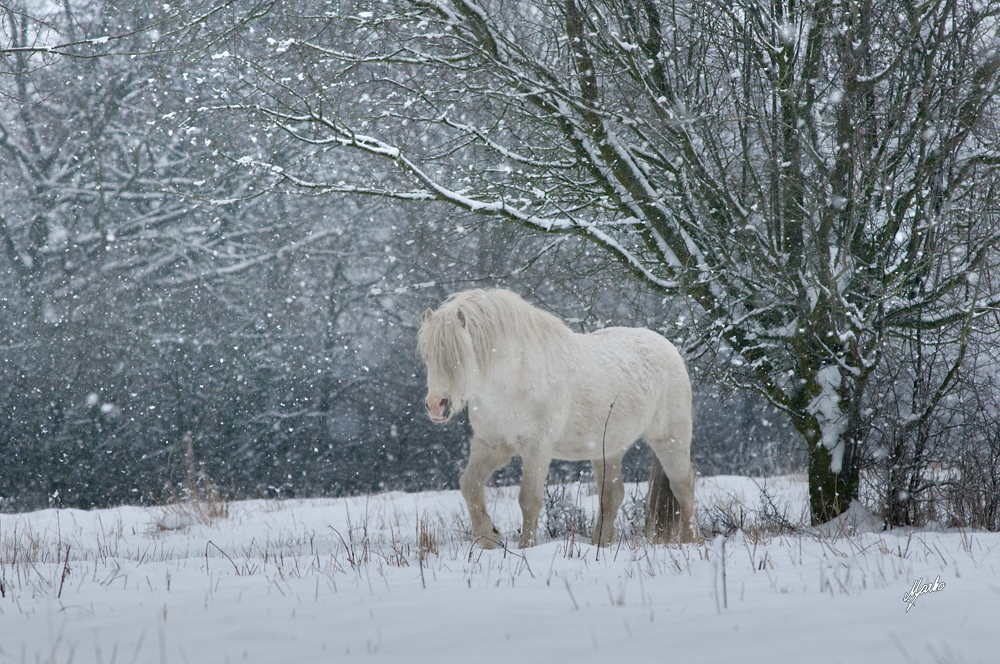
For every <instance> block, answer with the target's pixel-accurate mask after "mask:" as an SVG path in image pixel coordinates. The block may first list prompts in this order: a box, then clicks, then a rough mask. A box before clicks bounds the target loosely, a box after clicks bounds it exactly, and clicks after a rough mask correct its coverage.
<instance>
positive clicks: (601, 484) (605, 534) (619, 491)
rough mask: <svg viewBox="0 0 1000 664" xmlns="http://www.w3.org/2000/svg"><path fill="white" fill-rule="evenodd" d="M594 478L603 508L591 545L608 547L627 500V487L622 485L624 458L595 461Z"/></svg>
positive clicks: (593, 462) (601, 507) (601, 508)
mask: <svg viewBox="0 0 1000 664" xmlns="http://www.w3.org/2000/svg"><path fill="white" fill-rule="evenodd" d="M591 463H592V464H593V465H594V476H595V479H596V480H597V492H598V494H599V495H600V497H601V498H600V500H601V506H600V514H599V515H598V517H597V523H596V524H595V525H594V535H593V537H592V538H591V544H594V545H596V546H608V545H609V544H611V541H612V540H613V539H614V536H615V517H616V516H618V508H619V507H621V504H622V500H624V499H625V486H624V485H623V484H622V458H621V457H615V458H613V459H594V460H593V461H592V462H591Z"/></svg>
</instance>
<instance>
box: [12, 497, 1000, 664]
mask: <svg viewBox="0 0 1000 664" xmlns="http://www.w3.org/2000/svg"><path fill="white" fill-rule="evenodd" d="M758 486H759V482H758V483H755V482H754V481H752V480H749V479H747V478H736V477H710V478H703V479H701V480H699V485H698V487H697V496H698V500H699V502H700V503H701V505H702V507H701V510H702V515H703V520H708V519H711V518H715V519H716V522H717V523H718V522H719V518H722V517H724V518H730V519H733V520H736V521H737V522H738V521H739V519H740V517H741V516H742V517H743V518H744V530H743V531H740V532H737V533H735V534H733V535H732V536H730V537H729V538H728V540H726V541H725V549H724V551H725V565H724V566H723V565H722V564H720V563H721V559H722V554H723V543H722V541H721V539H719V540H715V541H709V542H707V543H706V544H704V545H700V546H695V545H685V546H682V547H651V546H648V545H645V544H644V543H643V542H642V540H641V539H640V538H637V537H634V536H633V535H631V534H630V533H629V532H628V531H629V528H630V524H629V523H628V522H627V519H628V514H629V509H628V508H629V506H630V505H633V506H634V502H633V501H634V498H635V497H636V496H638V495H640V488H635V487H634V488H632V489H631V490H630V497H628V498H626V505H625V509H623V515H622V516H621V517H620V532H621V533H623V535H624V536H623V537H619V538H617V539H616V543H615V545H614V546H613V547H611V548H610V549H603V550H601V551H597V550H596V549H594V548H593V547H591V546H589V544H587V543H586V542H587V539H586V538H581V537H579V536H576V535H573V534H559V535H556V536H555V537H554V538H552V539H551V540H550V541H548V542H547V543H545V544H542V545H540V546H537V547H534V548H532V549H529V550H525V551H520V550H509V551H505V550H499V551H491V552H484V551H481V550H479V549H473V548H471V547H470V544H469V542H468V540H467V538H466V535H465V529H466V527H467V524H466V520H467V517H466V516H465V508H464V504H463V503H462V500H461V497H460V496H459V495H458V493H457V492H450V491H449V492H427V493H419V494H402V493H388V494H381V495H373V496H367V497H358V498H349V499H337V500H288V501H246V502H238V503H232V504H229V505H228V506H227V507H228V515H227V516H225V517H223V518H215V519H207V518H206V519H205V520H206V521H210V523H208V524H206V523H202V522H200V521H199V520H198V510H196V509H194V508H188V507H183V506H172V507H163V508H149V509H146V508H137V507H121V508H117V509H108V510H98V511H93V512H82V511H77V510H68V509H66V510H44V511H40V512H34V513H31V514H0V583H2V592H0V663H7V662H19V663H21V662H23V663H25V664H26V663H29V662H32V663H34V662H53V663H56V664H67V663H69V662H77V663H80V662H98V663H102V664H104V663H110V662H115V663H130V662H170V663H173V662H191V663H196V662H197V663H202V662H204V663H209V662H212V663H214V662H219V663H222V662H276V663H278V662H289V663H294V664H305V663H308V662H330V661H341V660H349V659H360V660H376V661H378V660H382V661H393V662H434V663H441V662H462V663H473V662H501V661H504V662H506V661H510V662H585V661H594V662H601V663H602V664H607V663H608V662H616V661H641V662H668V661H669V662H768V663H769V664H771V663H778V662H795V663H800V662H880V663H881V662H904V663H915V662H956V663H957V662H970V663H971V662H998V661H1000V630H998V627H997V626H998V625H1000V546H998V545H1000V534H997V533H979V532H931V531H902V532H900V531H894V532H891V533H854V534H840V535H839V536H835V537H826V536H824V537H820V536H817V535H815V534H796V535H787V534H786V535H780V536H768V535H767V532H768V531H767V530H766V528H764V529H762V528H761V527H760V524H761V517H760V515H761V514H762V513H763V512H762V511H761V505H760V502H759V499H760V491H759V488H758ZM767 489H768V492H769V493H770V495H771V496H772V497H774V499H775V501H774V503H775V504H774V505H773V506H771V507H770V508H769V509H770V511H769V512H767V513H768V514H770V515H771V516H772V517H773V516H774V514H775V509H774V508H777V512H778V513H780V514H781V515H783V516H785V517H787V518H788V519H789V520H791V521H795V520H796V519H798V518H799V517H800V516H801V515H802V513H803V511H804V505H805V500H806V492H805V485H804V482H803V481H802V479H801V478H773V479H771V480H769V481H768V483H767ZM590 494H591V492H590V491H589V490H588V489H587V488H586V487H582V488H581V487H578V486H570V487H568V488H566V489H565V491H564V492H563V490H560V492H559V494H558V497H560V498H562V500H563V503H562V504H561V509H560V511H559V515H560V516H556V514H555V513H554V514H553V516H552V517H551V518H552V519H553V524H550V525H552V531H551V532H557V533H558V532H559V528H558V527H557V526H558V521H559V519H564V520H565V517H564V515H565V514H567V513H572V511H573V510H574V509H575V508H583V509H584V512H586V511H588V510H589V511H590V513H591V514H592V511H593V506H594V501H595V498H594V497H593V496H592V495H590ZM490 495H491V500H492V501H493V503H494V504H493V505H492V506H491V511H492V513H493V514H494V516H495V521H496V522H497V524H498V526H500V527H501V528H502V529H504V530H505V533H506V534H507V535H508V536H510V535H511V534H512V533H513V532H514V531H515V530H516V527H517V525H518V523H519V514H518V508H517V500H516V493H515V491H514V490H512V489H493V490H491V494H490ZM202 511H203V512H204V511H206V510H204V509H202ZM720 515H722V517H720ZM727 515H728V516H727ZM511 539H512V540H516V537H513V538H511ZM67 554H68V555H67ZM67 558H68V562H67ZM723 573H724V578H723ZM936 579H937V580H938V586H937V590H936V591H934V592H928V593H927V594H923V595H920V596H919V597H918V598H917V599H916V601H915V603H913V605H912V607H910V609H909V611H907V607H908V606H909V604H908V603H907V602H905V601H904V595H906V594H907V593H908V592H909V591H911V589H912V588H913V586H914V583H915V582H917V581H918V580H922V582H923V583H925V584H927V583H930V584H933V583H934V581H935V580H936ZM941 584H943V587H942V586H941Z"/></svg>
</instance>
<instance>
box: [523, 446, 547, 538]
mask: <svg viewBox="0 0 1000 664" xmlns="http://www.w3.org/2000/svg"><path fill="white" fill-rule="evenodd" d="M522 459H523V461H524V464H523V470H522V471H521V491H520V493H519V494H518V496H517V502H518V503H520V505H521V516H522V517H523V518H524V521H523V523H522V524H521V541H520V547H521V548H522V549H524V548H526V547H529V546H534V545H535V544H537V543H538V515H539V513H540V512H541V511H542V502H543V499H544V497H545V480H546V478H547V477H548V475H549V461H551V459H536V458H532V457H528V456H525V457H522Z"/></svg>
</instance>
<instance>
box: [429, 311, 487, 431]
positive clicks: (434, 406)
mask: <svg viewBox="0 0 1000 664" xmlns="http://www.w3.org/2000/svg"><path fill="white" fill-rule="evenodd" d="M417 352H418V353H420V357H421V359H423V361H424V364H426V365H427V398H426V399H425V400H424V401H425V403H426V404H427V414H428V415H429V416H430V418H431V421H432V422H437V423H439V424H443V423H445V422H448V421H449V420H451V418H452V417H454V416H455V414H456V413H459V412H461V411H462V409H463V408H465V400H466V395H467V394H468V392H469V391H470V389H472V388H473V387H474V385H473V383H474V381H475V380H476V378H477V377H478V375H479V365H478V363H477V361H476V354H475V352H474V351H473V345H472V337H471V336H470V334H469V330H468V326H467V322H466V318H465V313H464V312H463V311H462V308H461V306H460V304H458V303H456V302H454V301H451V300H449V301H448V302H445V304H443V305H442V306H441V308H440V309H438V310H437V311H432V310H431V309H428V310H427V311H426V312H424V316H423V319H422V320H421V323H420V332H419V333H418V334H417Z"/></svg>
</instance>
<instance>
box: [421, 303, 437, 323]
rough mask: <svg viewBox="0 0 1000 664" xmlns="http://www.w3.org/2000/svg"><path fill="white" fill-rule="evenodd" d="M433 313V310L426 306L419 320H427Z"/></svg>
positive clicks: (423, 321) (422, 321)
mask: <svg viewBox="0 0 1000 664" xmlns="http://www.w3.org/2000/svg"><path fill="white" fill-rule="evenodd" d="M433 315H434V310H433V309H431V308H430V307H428V308H427V309H425V310H424V315H423V316H421V317H420V322H421V323H425V322H427V321H429V320H430V319H431V316H433Z"/></svg>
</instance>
